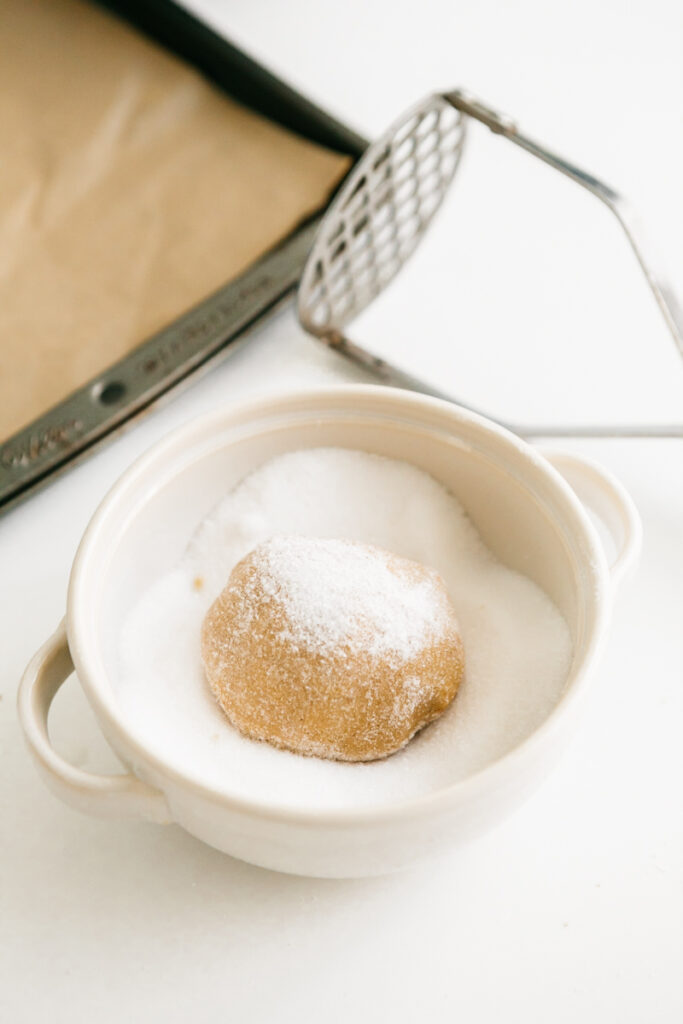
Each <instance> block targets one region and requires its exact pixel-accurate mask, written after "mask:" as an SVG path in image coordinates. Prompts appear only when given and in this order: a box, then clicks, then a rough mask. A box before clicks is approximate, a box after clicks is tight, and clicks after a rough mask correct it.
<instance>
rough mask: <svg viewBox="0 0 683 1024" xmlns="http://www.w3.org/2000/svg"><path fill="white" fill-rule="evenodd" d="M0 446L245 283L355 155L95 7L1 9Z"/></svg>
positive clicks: (66, 2)
mask: <svg viewBox="0 0 683 1024" xmlns="http://www.w3.org/2000/svg"><path fill="white" fill-rule="evenodd" d="M0 21H1V22H2V26H3V29H2V34H1V43H0V46H1V47H2V53H1V54H0V139H2V140H4V146H3V148H4V149H5V154H6V156H7V159H5V160H3V161H2V163H0V254H1V255H0V325H1V328H0V330H1V338H0V342H1V344H0V439H4V438H7V437H9V436H10V435H11V434H13V433H14V432H16V431H17V430H18V429H19V428H21V427H22V426H24V425H26V424H27V423H29V422H30V421H32V420H34V419H35V418H36V417H37V416H39V415H40V414H41V413H43V412H44V411H45V410H46V409H47V408H49V407H50V406H52V405H54V404H55V403H57V402H59V401H60V400H61V399H63V398H64V397H65V396H66V395H67V394H69V393H70V392H72V391H73V390H74V389H75V388H77V387H79V386H80V385H82V384H84V383H85V382H86V381H88V380H90V379H91V378H92V377H94V376H95V375H96V374H98V373H99V372H100V371H102V370H103V369H104V368H105V367H106V366H108V365H110V364H111V363H113V362H115V361H117V360H119V359H120V358H121V357H122V356H125V355H126V354H127V353H129V352H131V351H132V350H133V349H135V347H136V346H137V345H138V344H139V343H140V342H141V341H143V340H144V339H145V338H147V337H148V336H150V335H152V334H154V333H155V332H156V331H158V330H160V329H161V328H162V327H164V326H165V325H166V324H168V323H170V322H171V321H174V320H175V319H176V318H177V317H179V316H180V315H181V314H183V313H184V312H185V311H186V310H188V309H189V308H191V307H192V306H194V305H196V303H198V302H199V301H200V300H202V299H203V298H205V297H206V296H207V295H209V294H210V293H212V292H214V291H215V290H216V289H217V288H218V287H220V286H222V285H224V284H225V282H226V281H229V280H231V279H233V278H235V277H237V276H238V275H239V274H240V273H241V272H242V271H244V270H245V269H246V268H247V267H248V266H250V265H251V264H252V263H253V262H254V261H255V260H257V259H258V258H259V257H260V256H262V255H263V254H264V253H265V252H266V251H268V250H269V249H271V248H272V247H273V245H274V244H275V243H276V242H277V241H278V240H280V239H282V238H284V237H285V236H287V235H288V234H289V233H290V232H291V231H292V229H293V228H294V227H295V226H296V225H297V224H298V223H300V222H301V221H302V220H304V219H305V218H306V217H307V216H309V215H310V214H311V213H313V212H314V211H315V210H316V209H318V208H319V207H320V206H321V205H322V204H323V203H324V201H325V199H326V197H327V196H328V195H329V193H330V191H331V190H332V189H333V188H334V186H335V185H336V183H337V182H338V181H339V180H340V178H341V177H342V176H343V174H344V173H345V171H346V169H347V167H348V164H349V159H348V158H347V157H344V156H340V155H339V154H335V153H331V152H329V151H327V150H325V149H323V148H321V147H319V146H316V145H314V144H312V143H310V142H308V141H306V140H304V139H302V138H300V137H298V136H296V135H294V134H292V133H290V132H288V131H286V130H285V129H283V128H281V127H279V126H277V125H275V124H273V123H271V122H269V121H267V120H265V119H264V118H262V117H260V116H259V115H257V114H255V113H253V112H251V111H248V110H246V109H245V108H243V107H240V106H238V105H237V104H236V103H234V102H232V101H231V100H230V99H228V98H227V97H226V96H225V95H224V94H223V93H221V92H219V91H218V90H217V89H215V88H214V87H213V86H211V85H210V84H209V83H208V82H207V81H206V80H205V79H204V78H203V77H202V76H201V75H199V74H198V73H197V72H195V71H194V70H193V69H191V68H189V67H187V66H186V65H185V64H183V63H182V62H181V61H179V60H178V59H177V58H175V57H173V56H172V55H170V54H168V53H166V52H164V51H163V50H162V49H160V48H158V47H157V46H155V45H154V44H153V43H151V42H149V41H147V40H146V39H144V38H143V37H142V36H139V35H138V34H137V33H135V32H134V31H133V30H132V29H130V28H128V27H127V26H126V25H125V24H123V23H122V22H119V21H118V20H117V19H115V18H113V17H112V16H110V15H108V14H106V13H105V12H103V11H101V10H99V9H97V8H95V7H91V6H90V5H89V4H87V3H83V2H80V0H0Z"/></svg>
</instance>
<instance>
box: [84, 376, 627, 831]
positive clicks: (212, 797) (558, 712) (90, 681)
mask: <svg viewBox="0 0 683 1024" xmlns="http://www.w3.org/2000/svg"><path fill="white" fill-rule="evenodd" d="M354 398H355V399H357V400H359V399H360V400H363V399H365V398H368V399H374V400H379V402H380V404H381V403H385V404H386V406H387V408H390V407H391V406H392V405H393V406H397V405H400V406H401V407H402V409H403V411H405V410H407V409H408V408H412V410H414V411H415V412H417V411H420V410H421V411H422V412H423V413H424V412H429V411H432V412H434V413H436V414H438V415H441V416H443V417H445V418H446V419H447V420H449V421H450V424H451V425H452V426H453V427H457V426H458V425H466V426H467V427H468V428H475V429H476V430H477V431H478V433H479V434H480V436H481V437H482V438H485V439H491V438H494V439H495V441H496V442H497V443H502V444H503V445H506V446H507V447H508V449H514V450H515V451H516V452H517V454H518V455H521V456H522V457H523V458H524V459H525V461H526V462H528V463H529V464H530V465H532V466H533V467H534V469H535V470H536V471H538V472H540V474H541V475H542V476H544V477H545V480H546V483H549V484H550V487H551V489H552V490H553V491H554V493H555V496H556V497H558V498H559V500H560V503H561V504H562V505H564V510H565V512H566V513H568V514H569V516H570V518H571V520H573V526H574V527H575V528H576V529H577V530H578V531H579V534H580V536H581V540H582V541H583V543H584V544H585V545H586V547H587V549H588V552H589V555H590V557H589V559H587V562H586V566H585V568H586V570H587V572H588V574H589V576H590V577H591V583H592V591H593V597H594V615H593V618H592V621H591V622H587V624H586V638H585V641H584V645H583V655H582V657H581V658H580V660H579V662H578V664H576V665H573V666H572V668H570V671H569V674H568V676H567V680H566V682H565V687H564V689H563V692H562V694H561V695H560V698H559V700H558V701H557V703H556V704H555V705H554V707H553V709H552V711H551V712H550V713H549V715H548V716H547V718H546V719H544V721H543V722H542V723H541V724H540V725H539V726H538V727H537V728H536V729H534V731H533V732H532V733H531V734H530V735H529V736H528V737H527V738H526V739H524V740H523V741H522V742H521V743H519V744H518V745H517V746H516V747H513V748H512V750H510V751H508V752H507V753H506V754H504V755H503V756H502V757H500V758H497V759H496V760H495V761H492V762H491V763H490V764H487V765H485V766H484V767H483V768H480V769H478V770H477V771H476V772H473V773H472V774H471V775H467V776H465V777H464V778H461V779H458V780H457V781H455V782H452V783H449V784H447V785H445V786H441V787H439V788H436V789H434V790H432V791H430V792H428V793H425V794H421V795H419V796H416V797H410V798H406V799H403V800H390V801H386V802H382V803H376V804H367V805H365V804H364V805H362V806H360V807H355V808H354V807H348V808H346V807H343V808H330V809H327V808H315V809H308V808H305V807H287V806H286V805H282V804H279V803H269V802H267V801H264V800H256V799H249V798H247V797H243V796H238V795H236V794H234V793H231V792H230V791H229V790H228V789H224V788H221V787H220V786H217V785H214V784H209V783H207V782H203V781H200V780H199V779H198V778H193V777H192V776H189V775H187V774H185V772H183V771H181V770H180V769H179V768H177V767H176V766H175V765H174V763H173V761H172V760H168V759H166V758H165V757H163V756H162V755H160V754H157V753H155V752H153V751H151V750H150V749H149V748H148V747H147V746H146V745H145V744H144V743H142V742H141V741H140V740H138V739H137V738H136V736H135V735H133V734H132V733H131V732H129V731H128V728H127V726H126V724H125V721H124V720H123V718H122V716H120V715H119V714H117V713H116V705H115V700H111V701H108V700H107V699H105V697H104V696H103V693H102V690H101V688H100V686H99V685H98V682H97V680H98V674H99V671H100V669H101V670H102V671H103V672H105V674H106V671H105V670H104V666H103V663H102V664H98V663H97V659H96V657H93V650H92V649H90V648H89V646H88V644H87V643H86V642H84V639H83V638H84V636H85V637H87V635H88V634H87V631H85V630H84V627H83V624H82V623H83V614H84V613H83V610H82V603H83V600H84V597H87V588H86V587H85V585H84V582H83V581H84V577H86V570H87V568H88V563H89V562H91V561H93V560H94V559H95V560H96V559H97V558H98V557H100V554H101V553H100V551H99V543H100V535H101V534H102V532H103V531H104V529H105V527H106V525H107V523H108V521H109V520H110V518H111V516H112V515H116V505H117V503H118V502H119V501H120V500H122V499H123V498H124V497H125V494H126V492H127V491H128V490H129V489H134V488H135V486H136V484H137V483H138V481H139V480H140V478H141V477H147V479H148V480H149V479H150V478H151V476H150V469H151V470H153V469H154V467H155V465H156V466H157V470H158V468H159V467H158V464H159V463H160V462H161V461H162V460H163V459H164V457H167V456H168V455H170V454H172V453H173V452H174V450H175V451H176V455H177V454H178V453H179V452H182V451H183V450H187V449H188V448H189V447H190V445H191V444H192V443H193V441H195V440H196V438H197V436H201V435H202V434H206V433H208V431H209V430H210V429H211V427H212V426H215V427H216V428H218V429H221V430H224V429H225V428H226V426H227V425H228V424H229V422H230V420H237V419H238V418H239V419H240V420H241V421H242V423H243V425H244V424H246V423H247V422H249V421H254V422H256V421H257V420H260V419H262V418H263V417H264V415H266V414H268V413H271V414H272V413H273V412H276V411H277V410H278V407H280V409H281V411H284V410H285V409H286V408H287V407H288V406H290V407H296V406H297V405H299V404H300V403H302V402H304V403H306V402H310V403H313V404H315V403H334V402H335V401H336V402H341V403H343V404H348V405H349V407H350V406H351V405H352V403H353V401H354ZM354 411H355V410H354ZM359 414H360V411H359ZM453 436H454V437H457V431H456V430H453ZM182 468H186V467H182ZM181 471H182V469H181ZM611 597H612V590H611V580H610V576H609V569H608V565H607V559H606V555H605V552H604V549H603V547H602V544H601V542H600V539H599V537H598V534H597V531H596V528H595V526H594V525H593V523H592V522H591V520H590V518H589V516H588V514H587V512H586V509H585V507H584V505H583V504H582V503H581V501H580V499H579V498H578V497H577V496H576V494H575V493H574V491H573V490H572V488H571V487H570V485H569V484H568V483H567V482H566V480H565V479H564V478H563V477H562V475H561V474H560V473H559V472H558V470H556V469H555V468H554V466H552V464H551V463H550V462H549V461H548V460H547V459H546V458H545V457H544V456H543V455H542V454H541V453H540V452H539V451H537V450H536V449H535V448H533V447H532V446H531V445H530V444H528V443H527V442H526V441H524V440H522V439H521V438H519V437H518V436H517V435H516V434H513V433H512V432H511V431H509V430H507V429H506V428H504V427H501V426H499V425H498V424H497V423H495V422H493V421H491V420H489V419H487V418H486V417H483V416H481V415H479V414H477V413H473V412H471V411H470V410H468V409H465V408H463V407H461V406H458V405H456V404H455V403H451V402H448V401H445V400H443V399H439V398H432V397H431V396H427V395H422V394H418V393H415V392H409V391H403V390H400V391H399V390H398V389H393V388H388V387H386V386H383V385H372V384H343V385H326V386H317V387H305V388H297V389H283V390H280V391H277V392H274V393H269V394H268V395H265V396H262V397H259V398H254V399H250V400H248V401H245V402H242V403H238V404H231V405H230V407H229V408H225V409H218V410H214V411H213V412H210V413H205V414H203V415H201V416H198V417H193V418H192V419H191V420H189V421H187V422H185V423H184V424H182V425H180V426H179V427H176V428H175V429H174V430H172V431H170V432H169V433H168V434H167V435H166V436H165V437H163V438H161V439H160V440H158V441H156V442H155V443H154V444H153V445H152V446H151V447H149V448H148V449H147V450H146V451H145V452H143V453H142V454H141V455H140V456H139V457H138V458H137V459H135V460H134V462H132V463H131V465H130V466H129V467H128V468H127V469H126V470H125V471H124V472H123V473H122V474H121V476H119V478H118V479H117V480H116V481H115V482H114V484H113V485H112V487H111V488H110V489H109V491H108V492H107V493H106V494H105V496H104V498H103V499H102V501H101V502H100V504H99V505H98V507H97V508H96V510H95V512H94V514H93V515H92V517H91V519H90V521H89V523H88V525H87V527H86V529H85V531H84V533H83V536H82V538H81V541H80V544H79V546H78V549H77V552H76V555H75V558H74V561H73V564H72V569H71V574H70V578H69V586H68V592H67V614H66V624H67V636H68V642H69V648H70V651H71V656H72V659H73V663H74V667H75V670H76V673H77V676H78V679H79V682H80V685H81V686H82V688H83V690H84V692H85V694H86V697H87V698H88V701H89V703H90V705H91V707H92V708H93V710H94V712H95V715H96V718H97V720H98V723H99V724H100V726H101V727H102V729H103V732H104V733H105V736H106V737H107V739H109V737H110V736H111V735H114V736H115V737H116V740H115V741H114V742H113V743H112V746H113V748H114V750H115V751H116V752H117V754H119V756H121V757H122V759H123V760H124V762H128V761H129V755H130V754H131V752H132V755H133V756H132V757H130V761H131V762H133V763H134V764H135V765H136V766H138V767H140V766H142V767H144V768H145V769H150V768H151V775H152V777H153V780H154V781H152V782H151V784H152V785H156V786H157V787H159V788H160V789H161V790H162V792H165V790H164V786H163V784H161V783H160V782H159V781H158V780H159V778H161V779H164V780H166V779H168V780H169V781H170V782H171V783H173V784H174V785H176V786H179V787H181V788H184V789H191V790H192V791H193V792H194V795H195V796H197V797H199V798H201V800H202V801H204V802H210V803H212V804H218V805H220V806H221V807H222V808H224V809H226V810H229V811H231V812H234V813H236V814H242V815H247V816H249V817H250V818H254V819H258V820H261V821H268V822H271V823H279V824H290V825H300V826H301V825H312V826H316V827H320V826H327V827H331V828H338V827H343V828H348V827H352V826H355V825H362V826H368V825H372V824H381V823H385V822H388V821H395V820H401V819H403V820H408V819H416V818H420V817H422V816H426V815H429V816H432V815H433V814H437V813H439V812H440V811H446V810H449V809H451V808H452V807H453V806H454V805H456V804H458V803H463V804H465V803H469V802H472V801H476V800H478V799H480V798H481V795H482V794H483V793H485V792H488V791H491V790H496V789H499V788H503V789H504V788H505V786H504V783H505V780H506V778H508V779H509V778H511V777H515V776H516V775H517V774H519V773H520V772H523V770H524V765H525V763H527V762H528V763H531V762H533V760H534V758H535V756H536V755H537V753H538V752H539V751H541V750H542V749H543V748H544V747H547V746H551V747H552V745H553V742H554V739H555V737H556V734H557V733H558V731H559V730H560V729H561V727H562V725H563V723H564V720H565V719H566V718H567V717H568V715H569V712H570V711H571V710H572V709H574V707H575V706H576V704H577V702H578V700H579V699H580V698H581V697H582V696H583V694H584V693H585V690H586V684H587V681H588V675H589V670H590V668H591V666H592V665H593V663H594V662H595V660H596V658H597V657H598V655H599V652H600V649H601V647H602V644H603V642H604V636H605V632H606V626H607V624H608V620H609V615H610V611H611ZM94 650H95V654H97V651H98V648H97V646H95V649H94ZM108 689H109V692H110V693H112V694H113V688H112V687H111V684H109V687H108ZM105 693H106V690H105ZM121 750H123V751H125V754H121V753H120V751H121ZM133 770H134V771H135V774H137V769H133ZM139 777H140V778H141V779H142V780H143V781H145V782H149V779H148V777H147V774H146V772H142V773H141V774H140V775H139ZM181 824H182V822H181Z"/></svg>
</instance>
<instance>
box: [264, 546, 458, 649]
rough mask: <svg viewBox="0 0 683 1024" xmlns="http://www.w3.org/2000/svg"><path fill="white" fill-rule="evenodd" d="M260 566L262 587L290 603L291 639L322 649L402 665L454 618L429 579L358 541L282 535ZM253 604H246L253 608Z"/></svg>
mask: <svg viewBox="0 0 683 1024" xmlns="http://www.w3.org/2000/svg"><path fill="white" fill-rule="evenodd" d="M257 564H258V569H259V574H258V583H259V587H260V588H261V589H262V590H264V591H266V592H268V593H270V594H271V595H273V596H277V598H278V600H279V601H280V602H281V604H282V609H283V611H284V613H285V615H286V617H287V621H288V623H289V626H288V632H289V636H288V639H289V640H290V642H291V643H293V644H295V645H296V646H297V647H302V648H304V649H306V650H308V651H312V652H314V653H320V654H324V653H326V652H329V651H339V649H340V648H345V649H346V650H348V651H349V652H350V653H352V654H356V653H359V652H360V650H361V649H365V650H366V651H367V653H368V654H371V655H373V656H374V657H376V658H382V659H383V660H384V662H385V663H388V664H391V662H392V660H394V661H395V662H397V663H400V662H402V661H407V660H408V659H410V658H414V657H415V655H416V654H417V653H418V652H419V651H420V650H421V649H422V648H423V647H424V645H425V643H426V642H427V641H429V640H430V639H432V638H434V637H435V636H437V635H438V634H439V633H441V632H443V629H444V628H445V626H446V624H447V622H448V609H447V608H446V607H445V602H443V601H441V600H440V596H441V595H440V591H439V590H438V589H435V587H434V585H433V583H432V581H431V580H430V579H429V578H427V579H425V580H423V581H420V582H416V580H415V578H414V576H413V575H412V574H409V573H406V572H405V570H404V571H403V572H402V573H401V572H398V571H397V569H396V568H394V569H393V571H392V569H391V568H390V567H389V565H388V564H387V563H386V562H384V561H383V560H382V559H381V558H380V557H378V556H377V554H376V551H375V549H374V548H370V547H366V546H362V545H360V544H358V543H355V542H352V541H348V540H336V539H335V540H330V539H321V538H314V539H310V538H305V537H301V536H296V535H294V536H292V535H286V536H282V535H276V536H275V537H273V538H272V539H271V540H270V541H269V542H268V543H267V544H263V545H261V546H260V547H259V549H258V561H257ZM252 607H253V605H252V604H251V603H250V602H249V601H247V602H245V603H244V610H245V611H248V612H249V611H251V609H252ZM249 625H250V623H249V622H245V623H244V628H245V629H248V628H249Z"/></svg>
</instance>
